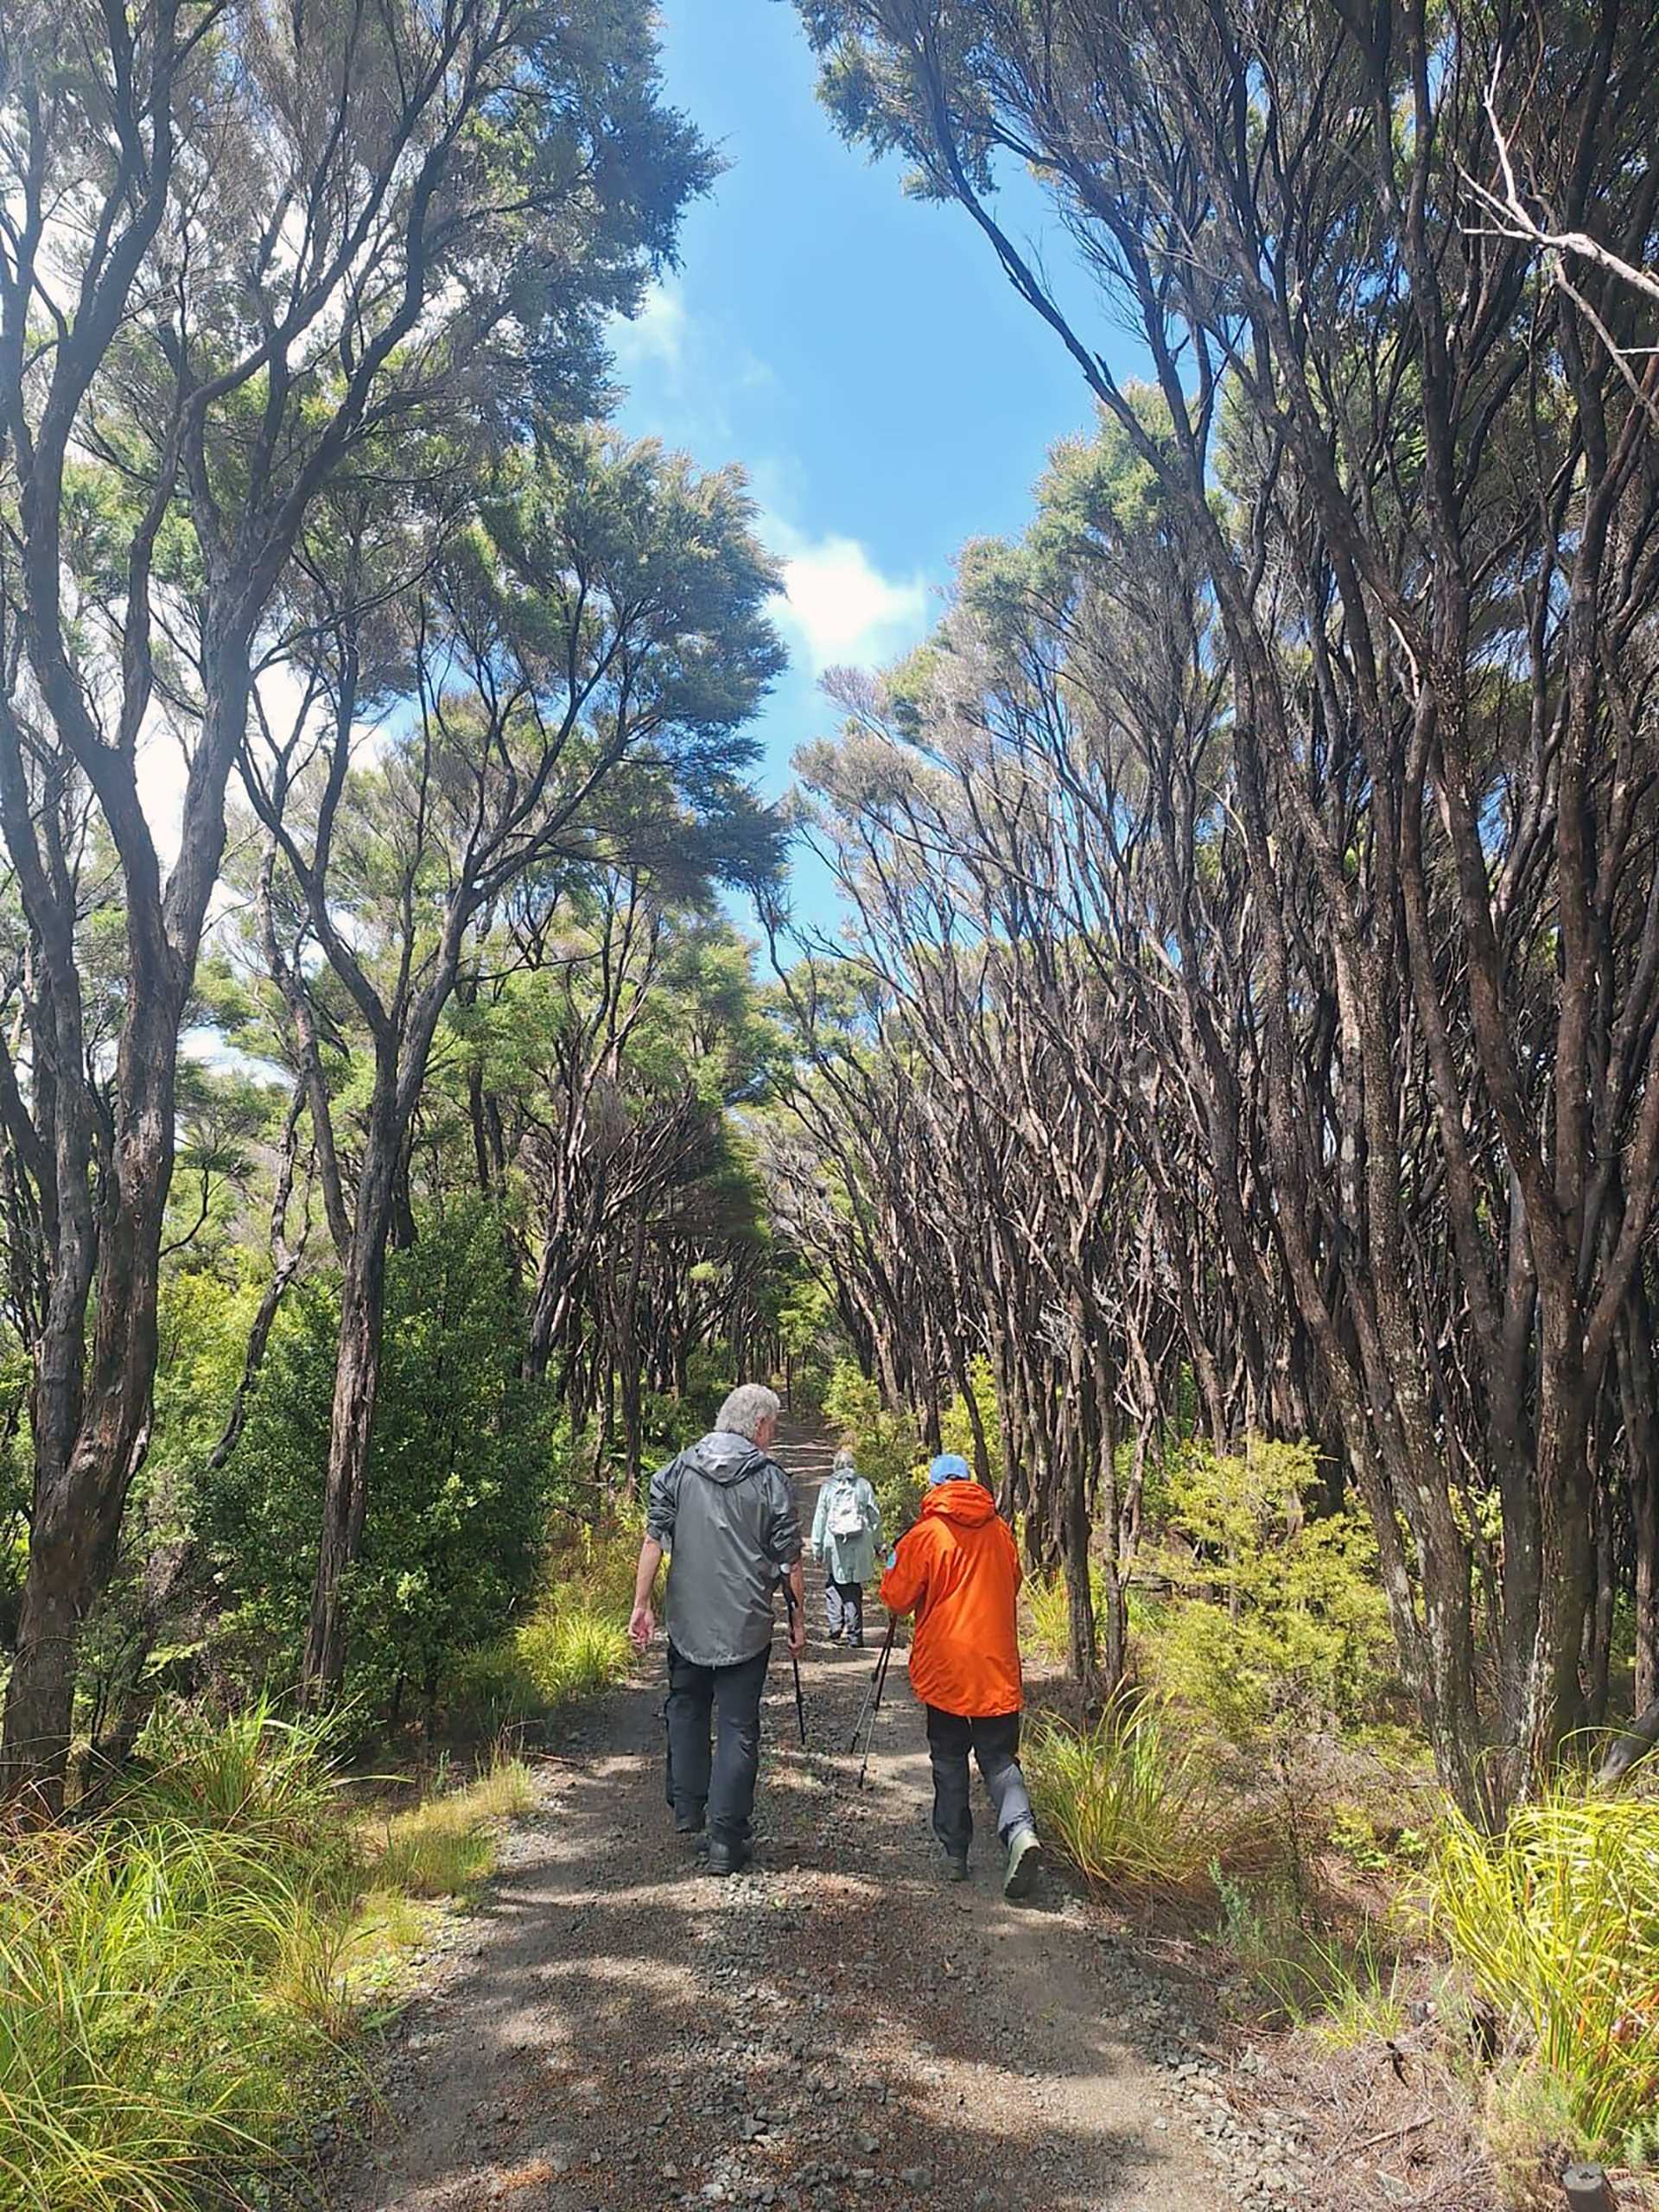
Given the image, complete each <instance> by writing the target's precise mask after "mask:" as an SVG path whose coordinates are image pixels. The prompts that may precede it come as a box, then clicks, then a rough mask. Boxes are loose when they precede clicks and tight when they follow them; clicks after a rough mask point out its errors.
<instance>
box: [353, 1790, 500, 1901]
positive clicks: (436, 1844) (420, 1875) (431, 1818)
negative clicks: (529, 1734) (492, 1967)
mask: <svg viewBox="0 0 1659 2212" xmlns="http://www.w3.org/2000/svg"><path fill="white" fill-rule="evenodd" d="M533 1797H534V1790H533V1788H532V1785H531V1777H530V1770H529V1768H528V1767H527V1766H525V1765H524V1762H523V1761H522V1760H520V1759H498V1760H496V1761H495V1762H494V1763H493V1764H492V1765H491V1766H490V1767H489V1768H488V1769H486V1771H485V1772H484V1773H483V1774H481V1775H480V1776H479V1777H477V1779H476V1780H475V1781H474V1782H471V1783H467V1785H466V1786H465V1787H464V1788H463V1789H453V1790H449V1791H447V1792H446V1793H445V1794H444V1795H442V1796H436V1797H429V1798H428V1799H427V1801H426V1802H425V1803H424V1804H421V1805H414V1806H411V1807H410V1809H409V1810H408V1811H407V1812H404V1813H397V1814H395V1815H393V1816H392V1818H391V1821H388V1822H387V1824H386V1830H385V1843H384V1845H383V1847H382V1848H381V1851H380V1853H379V1856H378V1859H377V1860H376V1862H375V1868H374V1878H375V1885H376V1887H377V1889H378V1890H381V1891H386V1892H389V1893H390V1894H391V1896H392V1897H405V1898H407V1897H465V1896H466V1895H467V1892H468V1891H471V1890H474V1889H475V1888H476V1887H477V1885H479V1883H480V1882H481V1881H482V1880H483V1879H484V1878H485V1877H486V1875H487V1874H488V1873H489V1872H490V1870H491V1868H492V1867H493V1866H494V1864H495V1846H496V1833H495V1831H496V1828H497V1827H498V1825H499V1823H500V1822H501V1821H508V1820H512V1819H513V1818H514V1817H515V1816H516V1815H518V1814H521V1813H524V1812H528V1810H529V1809H530V1807H531V1802H532V1801H533Z"/></svg>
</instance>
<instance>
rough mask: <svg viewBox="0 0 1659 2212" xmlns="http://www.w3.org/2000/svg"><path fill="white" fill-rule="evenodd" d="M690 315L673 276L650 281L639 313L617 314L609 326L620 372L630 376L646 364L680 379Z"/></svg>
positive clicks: (634, 374) (683, 364) (612, 349)
mask: <svg viewBox="0 0 1659 2212" xmlns="http://www.w3.org/2000/svg"><path fill="white" fill-rule="evenodd" d="M689 334H690V315H688V314H687V313H686V306H685V295H684V293H683V291H682V290H681V289H680V287H679V284H678V283H677V282H676V280H675V279H674V278H672V277H662V278H660V279H659V280H658V282H657V283H654V284H652V285H650V286H649V287H648V288H647V289H646V292H645V302H644V304H643V305H642V306H641V308H640V309H639V314H638V315H631V316H622V315H618V316H617V317H616V318H615V319H614V321H613V322H612V324H611V327H610V333H609V336H610V345H611V352H612V353H613V355H614V357H615V359H616V366H617V372H618V373H619V375H620V376H621V377H622V378H624V379H631V378H633V377H635V376H637V375H638V374H639V372H640V371H641V370H642V369H643V368H645V367H647V366H649V367H652V368H656V369H658V370H659V371H661V372H664V374H665V375H666V376H667V377H669V378H672V379H675V380H677V379H678V378H679V376H680V374H681V372H682V371H683V368H684V366H685V348H686V340H687V338H688V336H689Z"/></svg>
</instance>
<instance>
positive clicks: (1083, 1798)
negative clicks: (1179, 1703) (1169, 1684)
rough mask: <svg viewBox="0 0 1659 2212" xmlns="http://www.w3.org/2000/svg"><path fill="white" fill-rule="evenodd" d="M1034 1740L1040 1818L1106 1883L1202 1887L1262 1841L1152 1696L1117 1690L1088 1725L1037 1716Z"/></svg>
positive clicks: (1030, 1773) (1162, 1888) (1076, 1860)
mask: <svg viewBox="0 0 1659 2212" xmlns="http://www.w3.org/2000/svg"><path fill="white" fill-rule="evenodd" d="M1026 1768H1027V1778H1028V1780H1029V1781H1030V1783H1031V1789H1032V1797H1033V1803H1034V1804H1035V1807H1036V1809H1037V1815H1038V1820H1039V1825H1040V1826H1041V1827H1042V1828H1043V1830H1044V1833H1045V1834H1046V1836H1048V1837H1049V1838H1050V1839H1052V1841H1053V1843H1054V1844H1055V1845H1056V1846H1057V1847H1058V1849H1059V1850H1060V1851H1062V1852H1063V1853H1065V1856H1066V1857H1067V1858H1068V1859H1071V1862H1072V1864H1073V1865H1074V1866H1076V1867H1077V1870H1078V1871H1079V1872H1080V1873H1082V1874H1083V1875H1084V1878H1085V1879H1086V1880H1088V1881H1090V1882H1091V1883H1093V1884H1095V1885H1096V1886H1097V1887H1099V1888H1102V1889H1125V1890H1138V1891H1150V1892H1163V1893H1165V1894H1174V1893H1178V1892H1182V1891H1198V1890H1202V1889H1205V1888H1206V1887H1207V1886H1208V1885H1210V1882H1211V1866H1213V1865H1215V1864H1216V1863H1217V1862H1221V1863H1224V1864H1231V1863H1234V1862H1235V1861H1236V1859H1239V1858H1240V1857H1241V1855H1243V1854H1245V1853H1247V1852H1248V1851H1249V1848H1250V1847H1252V1845H1253V1843H1254V1842H1255V1840H1256V1839H1255V1836H1254V1834H1253V1832H1252V1831H1251V1830H1250V1829H1249V1828H1248V1827H1246V1825H1245V1824H1244V1823H1243V1821H1241V1818H1240V1815H1238V1813H1237V1811H1236V1808H1230V1807H1229V1806H1228V1805H1227V1804H1226V1803H1225V1802H1224V1799H1223V1798H1222V1796H1221V1795H1220V1793H1219V1791H1218V1790H1217V1789H1215V1787H1214V1786H1213V1785H1212V1783H1211V1778H1210V1774H1209V1770H1208V1765H1207V1762H1206V1761H1205V1759H1204V1758H1203V1757H1202V1756H1201V1754H1200V1753H1199V1751H1198V1750H1197V1749H1196V1748H1195V1747H1193V1746H1192V1745H1188V1744H1186V1743H1185V1742H1183V1741H1182V1740H1181V1739H1180V1738H1179V1736H1177V1735H1176V1734H1175V1732H1173V1730H1172V1729H1171V1728H1170V1727H1169V1726H1168V1725H1167V1723H1166V1720H1165V1719H1164V1717H1163V1716H1162V1714H1161V1713H1160V1712H1159V1710H1158V1708H1157V1707H1156V1706H1155V1705H1154V1703H1152V1702H1151V1701H1150V1700H1145V1699H1141V1700H1134V1699H1131V1698H1129V1697H1128V1696H1119V1697H1116V1698H1115V1699H1114V1700H1112V1701H1111V1703H1110V1704H1109V1706H1108V1707H1107V1708H1106V1710H1105V1712H1104V1713H1103V1714H1102V1715H1101V1717H1100V1719H1098V1720H1096V1722H1095V1723H1094V1724H1093V1725H1092V1726H1090V1727H1086V1728H1081V1729H1079V1728H1072V1727H1070V1726H1067V1725H1066V1724H1065V1722H1064V1721H1060V1720H1056V1719H1039V1721H1038V1722H1037V1723H1036V1724H1035V1726H1033V1728H1032V1729H1031V1731H1030V1732H1029V1735H1028V1737H1027V1753H1026Z"/></svg>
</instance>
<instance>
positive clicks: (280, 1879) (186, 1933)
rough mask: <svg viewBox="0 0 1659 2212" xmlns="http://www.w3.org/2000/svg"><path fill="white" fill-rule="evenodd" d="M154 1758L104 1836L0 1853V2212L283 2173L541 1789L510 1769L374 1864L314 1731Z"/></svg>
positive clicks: (5, 1845) (162, 1726)
mask: <svg viewBox="0 0 1659 2212" xmlns="http://www.w3.org/2000/svg"><path fill="white" fill-rule="evenodd" d="M143 1749H144V1753H145V1760H144V1770H143V1772H142V1773H141V1776H140V1778H139V1779H137V1780H136V1781H135V1782H134V1783H132V1784H131V1785H130V1787H129V1788H128V1789H125V1790H124V1792H123V1793H122V1795H121V1796H120V1797H119V1798H118V1801H117V1802H116V1803H115V1804H114V1806H113V1807H112V1808H111V1811H110V1813H109V1814H108V1815H107V1816H106V1817H105V1819H104V1820H103V1821H100V1822H99V1823H97V1824H96V1825H92V1826H86V1827H63V1828H57V1829H50V1830H47V1831H45V1832H41V1831H40V1830H33V1831H29V1832H28V1833H19V1834H16V1835H15V1836H12V1837H10V1839H6V1840H3V1841H0V2212H185V2208H187V2207H189V2208H199V2207H200V2206H201V2205H202V2204H203V2203H204V2202H218V2201H221V2200H224V2201H229V2200H230V2199H231V2198H232V2197H233V2196H235V2191H236V2190H237V2188H238V2186H239V2185H240V2183H242V2182H244V2181H245V2180H246V2178H247V2177H250V2176H251V2175H252V2174H253V2173H255V2172H257V2171H259V2170H261V2169H265V2168H270V2167H271V2166H273V2165H276V2164H280V2163H281V2160H282V2158H283V2148H284V2145H286V2144H288V2143H289V2142H291V2141H292V2140H293V2139H294V2138H295V2136H296V2133H297V2132H298V2131H299V2129H300V2127H301V2126H302V2123H303V2122H304V2120H305V2119H306V2118H307V2116H308V2111H309V2108H310V2101H311V2100H312V2098H313V2097H314V2096H315V2082H316V2081H317V2079H318V2076H319V2073H320V2070H321V2068H322V2067H323V2065H324V2063H325V2062H327V2061H329V2060H330V2059H332V2058H337V2056H338V2055H339V2054H340V2052H342V2051H346V2050H350V2048H351V2046H352V2044H353V2042H354V2041H355V2040H356V2038H357V2037H358V2036H359V2033H360V2031H361V2029H362V2027H363V2025H364V2024H365V2020H367V2019H372V2018H374V2017H375V2016H376V2015H375V2012H374V2006H375V2005H376V2003H377V2002H378V2001H383V2000H384V1996H385V1991H386V1989H387V1986H388V1985H389V1984H390V1983H391V1982H392V1981H394V1980H396V1978H397V1954H398V1952H399V1950H400V1949H404V1950H406V1949H407V1948H409V1947H410V1945H412V1944H415V1943H417V1942H421V1941H422V1940H423V1938H424V1937H425V1936H426V1935H427V1934H428V1933H429V1929H430V1928H431V1925H432V1918H433V1908H432V1907H431V1906H430V1905H429V1904H423V1903H422V1902H421V1900H423V1899H427V1898H432V1897H442V1896H453V1895H455V1894H457V1893H461V1892H464V1891H467V1890H468V1889H470V1888H471V1887H472V1886H474V1885H475V1884H476V1883H477V1882H478V1881H479V1880H480V1879H482V1878H483V1877H484V1876H485V1875H486V1873H487V1872H489V1869H490V1866H491V1864H492V1862H493V1853H494V1849H495V1834H496V1831H497V1828H498V1827H499V1824H500V1822H501V1821H504V1820H505V1819H508V1818H510V1817H511V1816H512V1815H513V1814H515V1813H517V1812H520V1811H522V1810H523V1809H524V1807H525V1806H526V1804H527V1803H528V1802H529V1798H530V1795H531V1779H530V1777H529V1775H528V1773H527V1771H526V1770H525V1769H524V1766H523V1765H522V1764H520V1763H518V1762H517V1761H512V1760H501V1761H498V1762H497V1763H496V1764H493V1766H491V1767H490V1768H489V1769H488V1770H487V1771H486V1772H485V1773H484V1774H483V1775H481V1776H480V1777H479V1778H478V1779H477V1781H476V1782H474V1783H468V1784H467V1786H465V1787H464V1788H461V1789H455V1790H454V1791H451V1792H448V1793H447V1794H445V1795H444V1796H441V1797H438V1798H436V1799H435V1800H433V1801H431V1802H428V1803H426V1804H423V1805H421V1806H417V1807H411V1808H410V1810H409V1811H408V1812H406V1813H404V1814H400V1815H397V1816H396V1817H395V1818H394V1819H393V1820H392V1821H391V1823H390V1824H389V1827H388V1828H386V1829H384V1830H383V1831H382V1837H383V1839H384V1840H383V1842H382V1847H381V1849H380V1850H379V1852H378V1855H377V1854H376V1853H374V1852H373V1851H372V1848H369V1847H365V1837H364V1834H363V1833H362V1830H361V1827H360V1825H359V1823H358V1822H356V1821H353V1820H352V1819H351V1818H350V1816H349V1815H348V1812H347V1808H346V1805H345V1803H344V1802H343V1799H342V1795H341V1791H340V1784H339V1778H338V1776H337V1774H336V1772H335V1770H334V1765H333V1763H332V1761H331V1758H330V1757H329V1752H328V1737H327V1726H326V1724H324V1723H321V1722H319V1721H315V1720H305V1721H297V1722H290V1721H285V1720H281V1719H277V1717H276V1716H275V1715H273V1714H272V1713H270V1711H269V1710H268V1709H265V1708H264V1707H253V1708H251V1710H250V1712H248V1713H243V1714H238V1715H235V1716H233V1717H232V1718H231V1719H225V1720H219V1721H210V1720H208V1719H206V1718H204V1717H203V1716H201V1715H200V1714H192V1713H168V1714H166V1715H164V1716H162V1718H161V1719H160V1720H158V1722H157V1724H156V1726H155V1728H154V1729H153V1730H152V1732H151V1735H150V1737H149V1739H148V1740H147V1742H146V1744H145V1745H144V1747H143ZM235 2201H238V2202H239V2201H242V2200H241V2198H240V2197H239V2196H236V2197H235Z"/></svg>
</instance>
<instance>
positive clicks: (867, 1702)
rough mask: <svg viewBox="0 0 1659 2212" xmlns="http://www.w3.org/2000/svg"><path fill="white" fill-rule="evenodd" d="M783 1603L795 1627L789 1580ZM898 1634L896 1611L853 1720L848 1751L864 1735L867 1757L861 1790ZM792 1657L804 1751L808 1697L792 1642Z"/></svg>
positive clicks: (860, 1775) (862, 1767)
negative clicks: (866, 1724)
mask: <svg viewBox="0 0 1659 2212" xmlns="http://www.w3.org/2000/svg"><path fill="white" fill-rule="evenodd" d="M784 1604H785V1607H786V1608H787V1609H788V1612H789V1624H790V1628H791V1630H793V1628H794V1626H795V1592H794V1591H793V1590H792V1589H791V1587H790V1586H789V1584H788V1583H787V1582H785V1585H784ZM898 1634H899V1616H898V1615H897V1614H896V1613H889V1614H888V1616H887V1634H886V1636H884V1637H882V1639H881V1650H880V1656H879V1657H878V1658H877V1660H876V1662H875V1668H874V1672H873V1673H872V1674H871V1676H870V1686H869V1688H868V1689H867V1690H866V1691H865V1693H864V1702H863V1704H862V1705H861V1706H860V1707H859V1709H858V1718H857V1719H856V1720H855V1721H854V1723H853V1740H852V1742H851V1743H850V1744H849V1745H848V1747H847V1748H848V1750H849V1751H856V1750H857V1749H858V1739H859V1737H860V1736H861V1735H863V1736H864V1757H863V1758H862V1759H861V1761H860V1762H859V1769H858V1787H859V1789H862V1788H863V1787H864V1777H865V1776H866V1775H867V1774H868V1772H869V1770H870V1746H871V1745H872V1744H873V1743H874V1741H875V1723H876V1717H877V1715H878V1714H879V1713H880V1710H881V1694H882V1692H883V1691H884V1690H885V1689H886V1688H887V1664H888V1662H889V1661H890V1660H891V1659H892V1657H893V1643H894V1640H895V1639H896V1637H898ZM789 1658H790V1664H791V1666H792V1667H793V1668H794V1669H795V1718H796V1719H797V1720H798V1722H799V1724H800V1730H801V1745H802V1748H803V1750H804V1748H805V1745H806V1700H805V1699H804V1697H803V1696H802V1694H801V1662H800V1656H799V1654H798V1652H797V1651H796V1649H795V1648H794V1645H793V1643H792V1642H791V1646H790V1653H789ZM867 1715H868V1719H869V1730H868V1734H866V1733H865V1729H864V1723H865V1719H866V1716H867Z"/></svg>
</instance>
